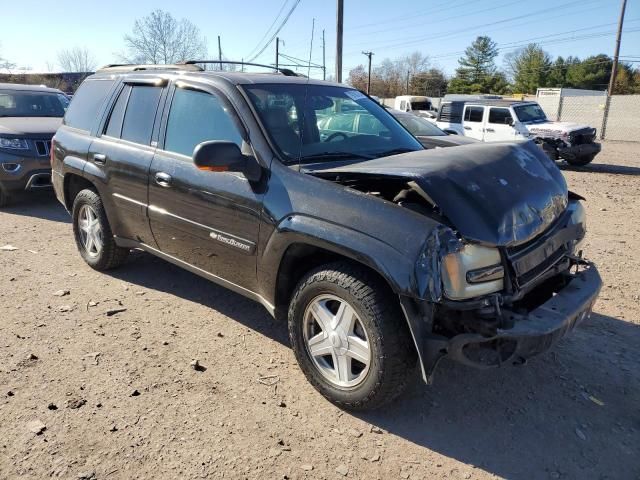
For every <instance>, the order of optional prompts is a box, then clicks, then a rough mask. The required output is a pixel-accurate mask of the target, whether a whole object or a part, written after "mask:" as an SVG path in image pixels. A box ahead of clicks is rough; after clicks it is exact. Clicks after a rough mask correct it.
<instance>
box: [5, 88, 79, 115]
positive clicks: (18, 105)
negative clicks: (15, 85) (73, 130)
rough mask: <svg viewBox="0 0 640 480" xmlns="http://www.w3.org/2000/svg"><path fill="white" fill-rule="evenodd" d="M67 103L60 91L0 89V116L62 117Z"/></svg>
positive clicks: (67, 100)
mask: <svg viewBox="0 0 640 480" xmlns="http://www.w3.org/2000/svg"><path fill="white" fill-rule="evenodd" d="M68 105H69V99H68V98H67V97H66V96H65V95H63V94H61V93H54V92H34V91H23V90H0V117H63V116H64V112H65V110H66V108H67V106H68Z"/></svg>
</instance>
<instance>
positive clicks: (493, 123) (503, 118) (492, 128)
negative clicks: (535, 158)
mask: <svg viewBox="0 0 640 480" xmlns="http://www.w3.org/2000/svg"><path fill="white" fill-rule="evenodd" d="M512 122H513V119H512V117H511V111H510V110H509V109H508V108H506V107H489V114H488V115H487V123H486V126H485V129H484V141H485V142H500V141H504V140H513V139H514V138H515V130H514V128H513V127H512V126H511V124H512Z"/></svg>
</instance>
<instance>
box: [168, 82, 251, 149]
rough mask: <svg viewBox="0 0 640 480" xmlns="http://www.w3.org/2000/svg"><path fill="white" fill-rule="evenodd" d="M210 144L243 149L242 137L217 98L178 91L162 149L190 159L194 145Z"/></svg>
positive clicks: (183, 90)
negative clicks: (216, 141) (225, 143)
mask: <svg viewBox="0 0 640 480" xmlns="http://www.w3.org/2000/svg"><path fill="white" fill-rule="evenodd" d="M211 140H224V141H228V142H233V143H235V144H236V145H238V146H239V147H240V148H242V136H241V135H240V132H239V131H238V129H237V128H236V126H235V124H234V122H233V119H232V118H231V116H230V114H229V111H228V109H227V108H225V106H224V105H223V104H222V102H221V101H220V99H219V98H218V97H216V96H215V95H211V94H209V93H205V92H198V91H195V90H185V89H183V88H177V89H176V91H175V94H174V96H173V100H172V102H171V110H170V112H169V119H168V121H167V134H166V139H165V146H164V149H165V150H167V151H170V152H175V153H181V154H182V155H186V156H188V157H191V156H192V155H193V150H194V149H195V148H196V145H198V144H199V143H202V142H207V141H211Z"/></svg>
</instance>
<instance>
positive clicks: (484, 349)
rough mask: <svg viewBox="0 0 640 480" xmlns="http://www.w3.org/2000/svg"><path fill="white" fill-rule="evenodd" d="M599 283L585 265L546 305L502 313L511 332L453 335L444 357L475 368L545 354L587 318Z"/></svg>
mask: <svg viewBox="0 0 640 480" xmlns="http://www.w3.org/2000/svg"><path fill="white" fill-rule="evenodd" d="M601 287H602V280H601V278H600V274H599V273H598V270H597V269H596V267H595V266H594V265H593V264H589V265H588V266H587V267H586V268H585V269H583V270H582V271H580V272H578V273H576V274H573V275H572V278H571V280H570V281H569V283H568V284H567V285H566V286H565V287H564V288H563V289H562V290H560V291H559V292H558V293H557V294H556V295H555V296H553V297H552V298H550V299H549V300H548V301H547V302H545V303H543V304H542V305H540V306H539V307H537V308H535V309H534V310H532V311H530V312H529V313H528V314H526V315H521V314H516V313H511V312H505V314H507V315H511V317H512V319H513V320H514V326H513V328H510V329H506V330H498V332H497V333H496V335H494V336H491V337H484V336H482V335H480V334H475V333H469V334H462V335H457V336H455V337H453V338H451V339H450V340H449V341H448V343H447V344H446V346H445V348H446V355H447V356H448V357H449V358H452V359H453V360H456V361H458V362H461V363H463V364H465V365H470V366H473V367H477V368H491V367H497V366H500V365H502V364H505V363H519V362H523V361H525V360H527V359H528V358H530V357H533V356H534V355H538V354H540V353H542V352H545V351H547V350H549V349H550V348H551V347H552V346H553V345H555V344H556V343H557V342H558V341H559V340H560V339H561V338H562V337H564V336H565V335H567V334H568V333H569V332H570V331H571V330H573V329H574V328H575V327H576V326H577V325H578V324H580V323H581V322H582V321H583V320H584V319H586V318H588V317H589V315H590V314H591V309H592V308H593V304H594V303H595V301H596V298H597V296H598V293H599V292H600V288H601Z"/></svg>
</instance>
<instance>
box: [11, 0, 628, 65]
mask: <svg viewBox="0 0 640 480" xmlns="http://www.w3.org/2000/svg"><path fill="white" fill-rule="evenodd" d="M295 1H296V0H286V3H285V0H233V1H232V0H208V1H207V0H180V1H179V2H176V1H175V0H171V1H169V0H126V1H125V0H109V1H99V2H98V1H91V0H83V1H79V0H57V1H56V2H55V6H52V5H53V4H52V3H51V2H44V1H36V0H21V1H19V2H2V3H3V5H2V20H3V21H2V28H1V29H0V57H4V58H7V59H9V60H11V61H13V62H15V63H18V64H19V65H21V66H28V67H31V68H32V69H33V70H35V71H47V68H48V67H47V62H49V63H50V64H53V65H55V64H56V58H57V53H58V52H59V51H60V50H62V49H64V48H68V47H73V46H83V47H86V48H88V49H89V50H90V51H91V52H92V54H93V55H94V57H95V58H96V60H97V62H98V64H100V65H101V64H106V63H112V62H116V61H118V58H117V54H118V52H121V51H122V50H123V48H124V44H123V40H122V37H123V35H124V34H125V33H128V32H130V31H131V28H132V26H133V22H134V20H135V18H136V17H142V16H144V15H146V14H148V13H149V12H150V11H151V10H153V9H155V8H161V9H164V10H167V11H169V12H171V13H172V14H173V15H174V16H175V17H177V18H183V17H184V18H187V19H189V20H191V21H192V22H193V23H195V24H196V25H197V26H198V27H199V28H200V29H201V31H202V33H203V34H204V35H205V36H206V37H207V40H208V46H209V52H210V55H209V56H210V57H212V58H214V57H216V56H217V36H218V35H221V37H222V50H223V52H224V55H225V56H226V57H227V58H229V59H238V60H240V59H241V58H247V57H248V56H249V54H250V53H251V51H252V50H254V49H255V48H256V47H258V46H259V45H262V44H264V43H265V41H264V40H263V41H262V42H261V39H263V38H265V33H267V29H268V28H269V26H270V25H272V23H273V22H274V20H275V19H276V15H277V13H278V12H279V11H281V10H282V14H281V16H280V18H279V20H278V21H276V22H275V26H276V27H277V26H278V25H279V24H280V21H281V20H282V18H283V17H284V15H285V14H286V12H287V11H288V10H289V9H290V7H291V6H292V5H293V4H294V3H295ZM45 4H46V5H48V6H47V7H45V6H44V5H45ZM335 4H336V2H335V1H334V0H301V1H300V3H299V5H298V7H297V8H296V10H295V11H294V12H293V14H292V15H291V17H290V19H289V21H288V22H287V23H286V25H285V26H284V28H283V29H282V31H281V32H280V34H279V36H280V38H281V39H283V40H284V45H282V46H281V51H282V52H283V53H286V54H288V55H291V56H293V57H298V58H305V59H306V58H308V56H309V47H310V41H311V24H312V19H313V18H315V23H316V29H315V36H314V44H313V53H312V59H313V61H314V62H316V63H322V30H323V29H324V30H325V38H326V61H327V67H328V68H327V70H328V73H329V74H332V73H333V70H334V63H335V53H334V52H335ZM345 4H346V5H345V27H344V53H345V55H344V60H343V67H344V75H345V76H346V73H347V72H348V70H349V69H350V68H352V67H355V66H357V65H358V64H360V63H364V62H365V60H366V58H365V57H364V55H362V53H361V51H362V50H371V51H373V52H374V54H375V55H374V57H373V62H374V65H375V64H376V63H377V62H379V61H381V60H382V59H384V58H386V57H390V58H394V57H397V56H401V55H404V54H409V53H411V52H413V51H416V50H418V51H421V52H422V53H425V54H427V55H429V56H430V57H431V61H432V64H433V65H434V66H437V67H440V68H443V69H444V70H445V72H446V73H448V74H452V73H453V72H454V70H455V68H456V66H457V59H458V57H459V56H460V53H461V52H462V51H463V50H464V49H465V48H466V47H467V46H468V45H469V43H470V42H471V41H472V40H473V39H474V38H475V37H476V36H477V35H481V34H486V35H489V36H491V37H492V38H493V39H494V40H495V41H497V42H498V44H499V46H500V47H501V54H504V53H508V52H509V51H512V50H513V49H514V47H517V46H518V45H520V44H523V43H526V42H528V41H538V42H539V43H541V44H542V46H543V48H545V49H546V50H547V51H548V52H549V53H551V54H552V55H553V56H556V55H563V56H568V55H576V56H579V57H585V56H588V55H591V54H597V53H606V54H612V53H613V48H614V41H615V36H614V32H615V29H616V22H617V19H618V14H619V8H620V2H619V0H579V1H570V0H537V1H535V2H526V1H522V0H517V1H514V0H483V1H479V0H423V1H416V0H393V1H389V0H345ZM270 36H271V35H270V34H269V35H266V39H268V38H269V37H270ZM274 48H275V47H274V45H273V44H272V45H270V46H269V47H268V48H267V49H266V50H265V52H264V53H263V54H262V55H261V56H260V57H258V58H257V59H256V60H255V61H257V62H264V63H271V62H273V60H274ZM621 55H622V56H628V58H629V59H630V57H631V56H636V57H637V58H635V60H640V0H628V5H627V14H626V21H625V33H624V34H623V40H622V49H621ZM498 65H499V66H501V65H502V61H501V59H499V60H498ZM636 65H640V64H636ZM312 74H313V73H312ZM318 74H319V72H318V73H316V75H314V76H317V75H318Z"/></svg>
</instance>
